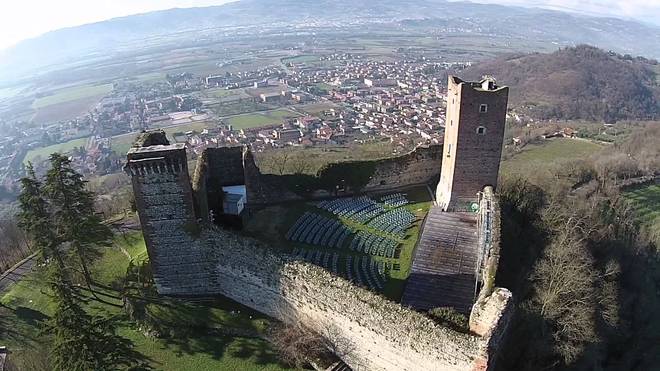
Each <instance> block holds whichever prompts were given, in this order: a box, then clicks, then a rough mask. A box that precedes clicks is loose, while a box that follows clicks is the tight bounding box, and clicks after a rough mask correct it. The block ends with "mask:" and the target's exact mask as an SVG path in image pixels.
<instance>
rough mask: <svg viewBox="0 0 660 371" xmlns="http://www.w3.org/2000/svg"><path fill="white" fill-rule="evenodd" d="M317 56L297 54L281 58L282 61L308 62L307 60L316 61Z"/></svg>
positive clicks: (317, 59)
mask: <svg viewBox="0 0 660 371" xmlns="http://www.w3.org/2000/svg"><path fill="white" fill-rule="evenodd" d="M318 61H319V57H318V56H317V55H307V54H303V55H297V56H295V57H286V58H282V63H309V62H318Z"/></svg>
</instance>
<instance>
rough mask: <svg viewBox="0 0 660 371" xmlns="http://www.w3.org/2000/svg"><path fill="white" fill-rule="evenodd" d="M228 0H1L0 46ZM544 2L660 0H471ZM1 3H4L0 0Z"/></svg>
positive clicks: (613, 7)
mask: <svg viewBox="0 0 660 371" xmlns="http://www.w3.org/2000/svg"><path fill="white" fill-rule="evenodd" d="M229 1H230V0H1V2H0V49H4V48H6V47H8V46H11V45H13V44H15V43H17V42H19V41H21V40H23V39H26V38H30V37H34V36H38V35H40V34H43V33H45V32H48V31H52V30H56V29H58V28H63V27H70V26H77V25H81V24H85V23H92V22H97V21H101V20H104V19H109V18H114V17H120V16H125V15H129V14H136V13H144V12H148V11H152V10H160V9H170V8H176V7H178V8H187V7H194V6H208V5H218V4H223V3H227V2H229ZM474 1H475V2H484V3H501V4H515V5H523V6H543V7H551V8H555V9H570V10H573V11H581V12H589V13H592V14H602V15H612V16H616V17H628V18H637V19H641V20H646V21H648V22H654V23H656V24H660V0H474ZM2 3H4V4H2Z"/></svg>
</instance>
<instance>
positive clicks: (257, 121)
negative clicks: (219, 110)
mask: <svg viewBox="0 0 660 371" xmlns="http://www.w3.org/2000/svg"><path fill="white" fill-rule="evenodd" d="M298 116H300V114H298V113H295V112H293V111H290V110H288V109H277V110H275V111H270V112H262V113H250V114H245V115H239V116H234V117H231V118H229V119H227V120H226V122H227V123H228V124H230V125H232V126H233V127H234V129H235V130H237V129H249V128H256V127H260V126H267V125H274V124H280V123H281V122H282V121H283V120H284V119H286V118H289V117H298Z"/></svg>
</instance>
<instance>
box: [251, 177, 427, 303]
mask: <svg viewBox="0 0 660 371" xmlns="http://www.w3.org/2000/svg"><path fill="white" fill-rule="evenodd" d="M404 192H405V193H407V197H408V199H409V200H410V202H411V203H410V204H408V205H406V206H403V208H405V209H407V210H409V211H410V212H412V213H413V214H415V215H416V216H417V220H416V221H415V222H414V223H413V225H412V227H411V228H410V229H408V230H407V232H406V234H405V236H404V237H403V238H397V237H394V236H392V235H388V234H386V233H384V232H379V231H376V230H373V229H370V228H369V227H367V226H366V225H365V224H361V223H357V222H354V221H351V220H349V219H346V218H339V219H340V220H341V222H342V223H343V224H345V225H346V226H347V227H349V228H350V229H351V230H353V231H355V232H356V233H357V232H359V231H368V232H371V233H374V234H377V235H383V236H386V237H389V238H393V239H395V240H397V241H398V242H399V243H400V246H399V247H400V249H401V250H400V255H399V258H398V259H388V258H385V257H378V256H372V257H371V258H372V259H373V260H376V261H384V262H389V263H396V264H399V265H400V269H399V270H392V271H390V273H389V278H388V280H387V283H386V284H385V288H384V292H383V294H384V295H385V296H387V297H388V298H390V299H392V300H399V299H400V298H401V295H402V294H403V288H404V283H405V280H406V279H407V278H408V276H409V275H410V269H411V265H412V258H413V253H414V250H415V244H416V243H417V238H418V236H419V232H420V228H421V226H422V223H423V220H424V217H425V216H426V214H427V213H428V211H429V209H430V207H431V205H432V201H431V197H430V195H429V193H428V190H427V189H426V188H424V187H422V188H413V189H409V190H407V191H404ZM373 199H374V200H377V199H378V196H374V197H373ZM307 211H309V212H313V213H316V214H321V215H324V216H326V217H329V218H333V219H334V218H336V217H335V216H334V215H332V214H330V213H328V212H326V211H324V210H322V209H319V208H317V207H315V206H313V203H306V202H292V203H289V204H287V205H286V207H281V206H271V207H268V208H265V209H262V210H259V211H258V212H256V213H255V214H254V215H253V216H252V217H251V218H250V221H249V222H248V225H247V226H246V232H247V233H248V234H250V235H253V236H255V237H257V238H259V239H262V240H264V241H266V242H267V243H268V244H269V245H271V246H280V247H281V248H282V249H283V250H284V251H286V252H292V251H293V250H294V249H295V248H301V249H305V250H312V251H321V252H330V253H333V252H339V253H340V254H341V257H340V259H339V263H338V267H339V270H340V271H341V272H343V271H344V269H345V266H346V264H345V258H346V257H347V256H349V255H352V256H360V255H361V254H360V253H356V252H353V251H351V250H349V249H348V248H344V249H342V250H339V251H338V250H336V249H333V248H324V247H319V246H315V245H309V244H304V243H297V242H291V241H288V240H287V239H286V238H285V237H284V236H285V234H286V233H287V231H288V230H289V228H291V226H292V225H293V224H294V223H295V222H296V221H297V220H298V218H300V217H301V216H302V215H303V214H304V213H305V212H307ZM349 241H350V239H349Z"/></svg>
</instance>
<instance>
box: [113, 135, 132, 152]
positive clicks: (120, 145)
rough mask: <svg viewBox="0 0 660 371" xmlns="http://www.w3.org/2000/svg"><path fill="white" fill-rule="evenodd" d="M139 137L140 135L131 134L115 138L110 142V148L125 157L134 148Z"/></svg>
mask: <svg viewBox="0 0 660 371" xmlns="http://www.w3.org/2000/svg"><path fill="white" fill-rule="evenodd" d="M138 135H139V134H138V133H130V134H123V135H119V136H116V137H113V138H112V139H111V140H110V146H111V147H112V150H113V151H114V152H115V153H117V154H119V155H125V154H126V153H127V152H128V150H129V149H130V148H131V147H132V146H133V142H135V139H136V138H137V136H138Z"/></svg>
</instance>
